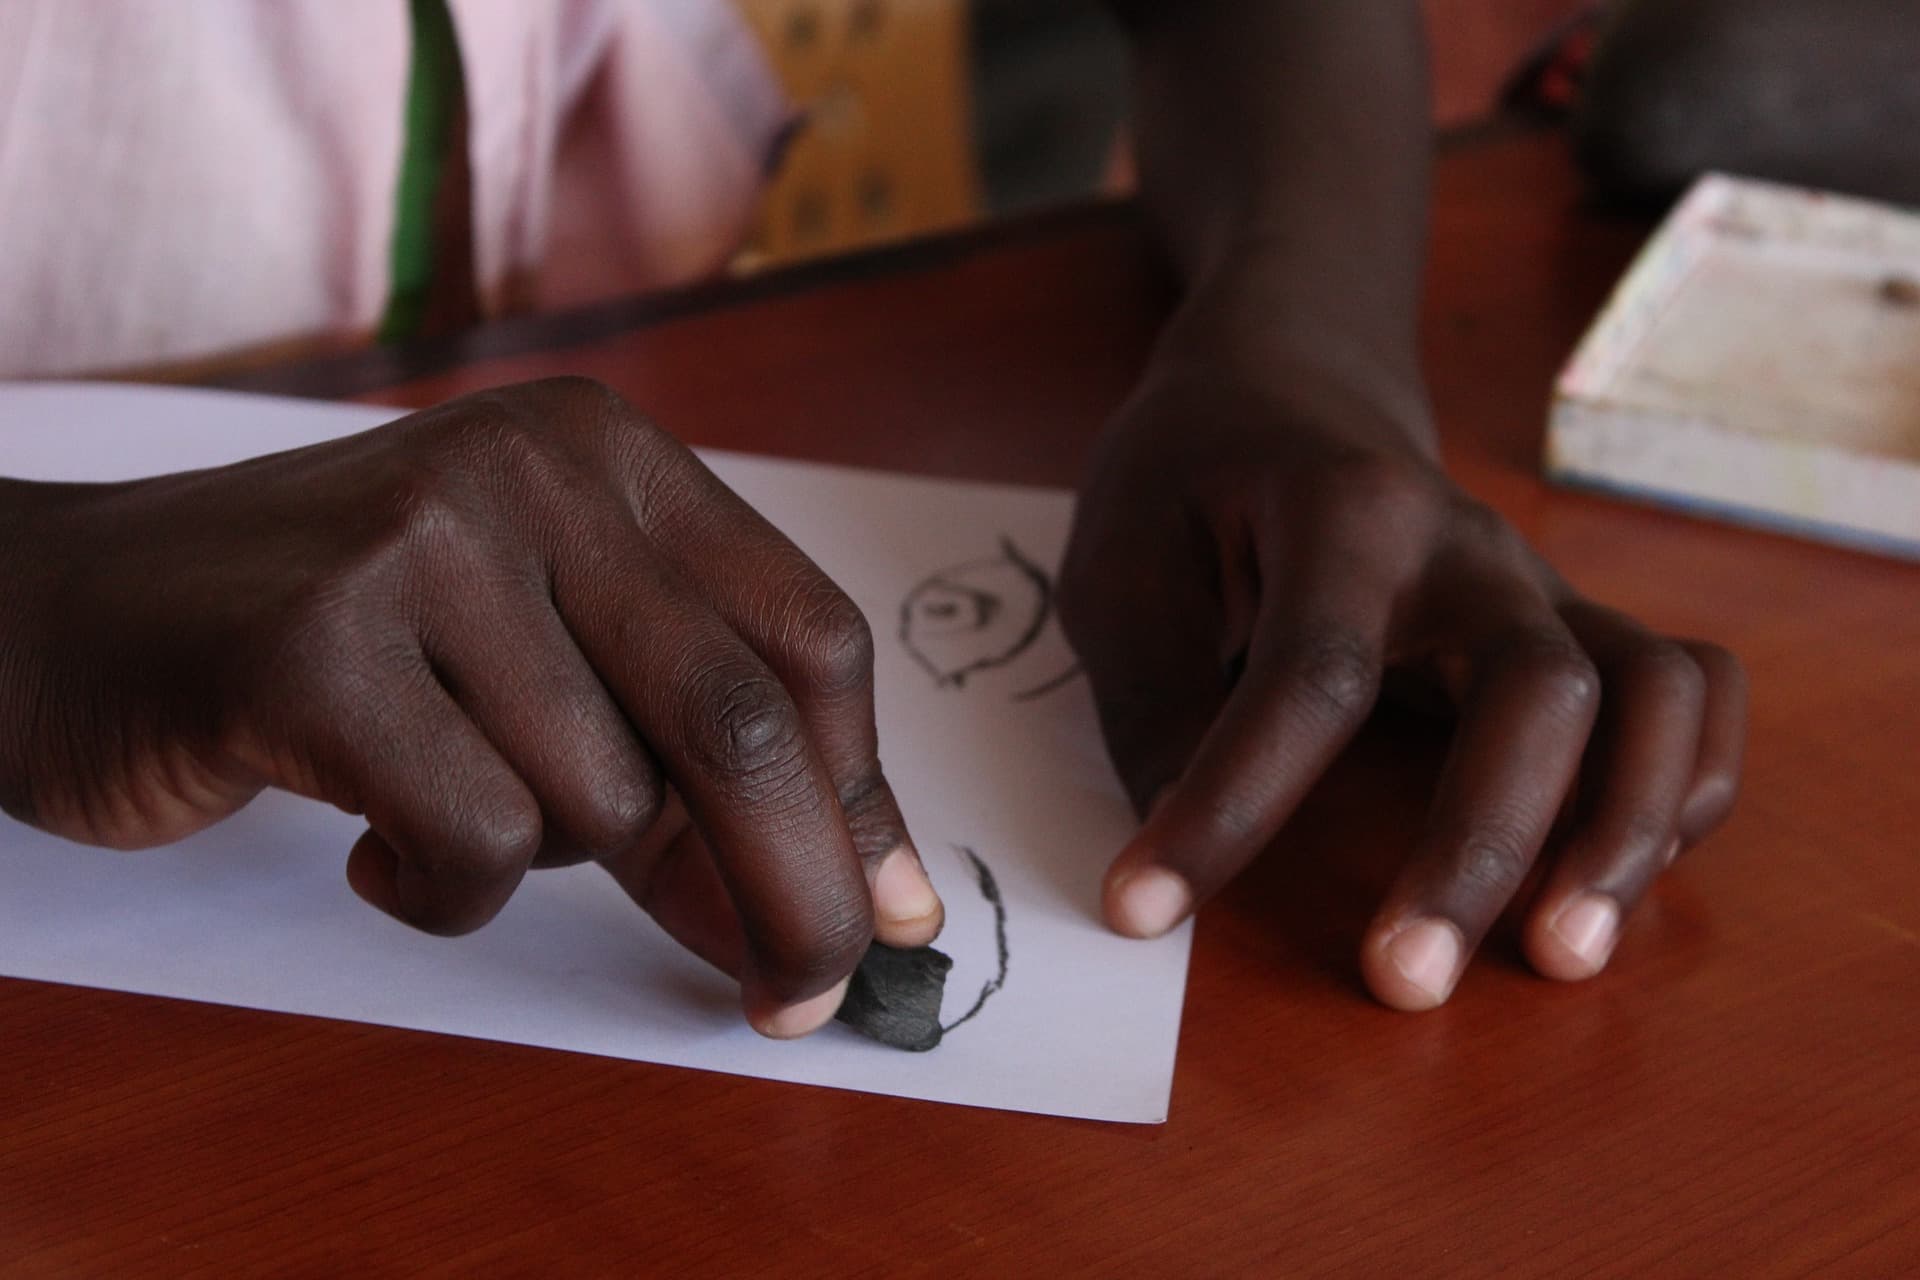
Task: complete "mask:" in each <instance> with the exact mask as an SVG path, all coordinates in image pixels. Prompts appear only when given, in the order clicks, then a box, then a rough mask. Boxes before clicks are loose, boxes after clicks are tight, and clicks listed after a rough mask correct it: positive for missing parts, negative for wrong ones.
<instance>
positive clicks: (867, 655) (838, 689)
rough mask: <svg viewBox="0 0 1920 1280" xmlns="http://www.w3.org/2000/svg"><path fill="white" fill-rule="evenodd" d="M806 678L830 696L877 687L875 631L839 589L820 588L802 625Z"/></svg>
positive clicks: (801, 649)
mask: <svg viewBox="0 0 1920 1280" xmlns="http://www.w3.org/2000/svg"><path fill="white" fill-rule="evenodd" d="M798 630H799V643H798V649H799V653H800V666H801V672H802V678H803V679H804V680H805V681H806V682H807V683H808V684H809V685H810V686H812V687H813V688H814V689H816V690H818V691H820V692H822V693H826V694H829V695H837V694H853V693H859V692H862V691H864V690H866V689H867V688H869V687H870V686H871V685H872V683H873V659H874V642H873V628H872V626H870V625H869V624H868V622H867V617H866V615H865V614H864V613H862V612H861V611H860V608H859V606H858V605H856V604H854V603H853V601H852V600H850V599H848V598H847V596H846V595H845V594H844V593H843V592H841V591H840V590H839V589H838V588H837V587H833V586H831V585H825V586H821V587H819V588H817V589H816V590H815V591H814V593H813V598H812V599H811V600H810V601H809V602H808V603H807V604H806V605H805V606H804V607H803V609H802V610H801V616H800V622H799V627H798Z"/></svg>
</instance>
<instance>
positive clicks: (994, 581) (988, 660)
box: [900, 538, 1052, 687]
mask: <svg viewBox="0 0 1920 1280" xmlns="http://www.w3.org/2000/svg"><path fill="white" fill-rule="evenodd" d="M1051 608H1052V583H1051V582H1049V581H1048V579H1047V575H1046V574H1045V572H1043V571H1042V570H1041V569H1040V568H1039V567H1038V566H1037V565H1035V564H1034V563H1033V562H1032V561H1030V560H1028V559H1027V558H1026V557H1025V556H1023V555H1021V554H1020V551H1019V549H1018V548H1016V547H1015V546H1014V545H1013V543H1012V542H1011V541H1010V540H1008V539H1004V538H1003V539H1001V542H1000V555H999V556H997V557H995V558H993V559H990V560H974V561H969V562H968V563H966V564H957V565H950V566H948V567H947V568H945V569H942V570H940V571H938V572H936V573H934V574H932V575H930V576H928V577H927V578H926V579H925V580H923V581H922V582H921V583H920V584H919V585H918V586H916V587H915V588H914V589H913V590H912V591H910V592H909V593H908V594H907V598H906V600H905V601H904V602H903V603H902V605H901V607H900V640H901V643H902V644H904V645H905V646H906V649H907V652H908V653H910V654H911V655H913V658H914V660H915V661H916V662H918V663H919V664H920V665H921V666H922V667H924V668H926V670H927V672H928V673H929V674H931V675H932V676H933V678H934V680H935V682H936V683H938V684H941V685H945V686H949V687H951V686H957V685H961V684H964V683H965V682H966V678H967V676H968V675H969V674H971V673H972V672H975V671H983V670H986V669H987V668H990V667H997V666H1001V665H1003V664H1005V663H1008V662H1011V661H1012V660H1013V659H1014V658H1016V657H1018V656H1019V655H1020V654H1021V653H1022V652H1023V651H1025V649H1026V648H1027V646H1028V645H1030V644H1032V643H1033V641H1034V639H1035V637H1037V636H1038V635H1039V634H1040V631H1041V628H1042V627H1044V626H1045V625H1046V621H1047V617H1048V614H1049V613H1050V612H1051Z"/></svg>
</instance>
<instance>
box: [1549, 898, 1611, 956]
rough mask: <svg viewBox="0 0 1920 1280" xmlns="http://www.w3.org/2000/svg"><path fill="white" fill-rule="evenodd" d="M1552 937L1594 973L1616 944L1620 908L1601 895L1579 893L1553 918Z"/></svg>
mask: <svg viewBox="0 0 1920 1280" xmlns="http://www.w3.org/2000/svg"><path fill="white" fill-rule="evenodd" d="M1553 936H1554V937H1556V938H1558V939H1560V942H1561V944H1562V945H1563V946H1565V947H1566V949H1567V950H1569V951H1571V952H1573V954H1575V955H1577V956H1579V957H1580V959H1581V960H1582V961H1584V962H1585V963H1586V966H1587V968H1588V969H1589V970H1590V971H1591V972H1593V973H1598V972H1600V970H1601V969H1603V968H1605V967H1606V964H1607V960H1608V958H1609V957H1610V956H1612V955H1613V944H1614V943H1615V942H1616V941H1618V940H1619V937H1620V908H1619V907H1618V906H1616V905H1615V904H1614V901H1613V899H1612V898H1609V897H1607V896H1605V895H1604V894H1598V893H1583V894H1581V895H1580V896H1579V897H1578V898H1575V899H1574V900H1573V901H1572V902H1570V903H1568V904H1567V906H1566V907H1565V908H1564V909H1563V910H1562V911H1561V912H1560V914H1559V915H1558V916H1556V917H1555V918H1554V921H1553Z"/></svg>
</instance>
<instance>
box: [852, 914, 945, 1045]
mask: <svg viewBox="0 0 1920 1280" xmlns="http://www.w3.org/2000/svg"><path fill="white" fill-rule="evenodd" d="M952 968H953V961H952V960H951V959H950V958H948V957H947V956H946V955H945V954H943V953H942V952H939V951H935V950H934V949H933V948H932V947H914V948H912V949H910V950H902V949H900V948H897V947H889V946H887V945H886V944H884V943H880V942H876V943H874V944H873V945H872V946H871V947H868V948H867V954H866V955H865V956H863V957H861V960H860V967H859V968H857V969H855V970H854V971H853V978H852V979H851V980H850V981H849V982H848V983H847V995H846V999H844V1000H842V1001H841V1002H840V1012H838V1013H836V1014H834V1015H833V1016H834V1017H835V1018H836V1019H838V1020H839V1021H841V1022H844V1023H846V1024H847V1025H848V1026H849V1027H852V1028H853V1029H854V1030H855V1031H858V1032H859V1033H860V1034H861V1035H863V1036H868V1037H870V1038H872V1039H874V1040H878V1041H879V1042H880V1043H881V1044H884V1045H890V1046H892V1047H893V1048H895V1049H906V1050H908V1051H910V1052H913V1053H925V1052H927V1050H929V1049H932V1048H933V1047H935V1046H936V1045H938V1044H939V1043H940V1037H941V1036H942V1035H943V1034H944V1030H943V1028H942V1027H941V1026H940V998H941V996H942V995H944V994H945V992H946V989H947V973H948V971H949V970H951V969H952Z"/></svg>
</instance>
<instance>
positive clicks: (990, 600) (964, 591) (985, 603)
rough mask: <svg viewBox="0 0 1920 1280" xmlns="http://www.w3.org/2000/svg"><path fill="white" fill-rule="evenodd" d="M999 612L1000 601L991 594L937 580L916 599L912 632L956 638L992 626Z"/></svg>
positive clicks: (928, 585) (925, 587)
mask: <svg viewBox="0 0 1920 1280" xmlns="http://www.w3.org/2000/svg"><path fill="white" fill-rule="evenodd" d="M1000 608H1001V605H1000V599H999V597H997V596H995V595H993V594H992V593H991V592H987V591H977V590H973V589H971V588H968V587H963V586H959V585H957V584H955V583H950V582H941V581H939V580H938V579H936V580H934V581H932V582H929V583H927V584H926V585H925V586H924V587H922V588H921V591H920V593H918V594H917V595H916V597H915V600H914V605H913V618H914V622H915V624H916V626H915V629H916V630H917V631H922V632H923V633H924V634H927V635H956V634H958V633H960V632H964V631H979V630H983V629H984V628H987V627H990V626H992V625H993V620H994V619H995V618H996V617H997V616H999V613H1000Z"/></svg>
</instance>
